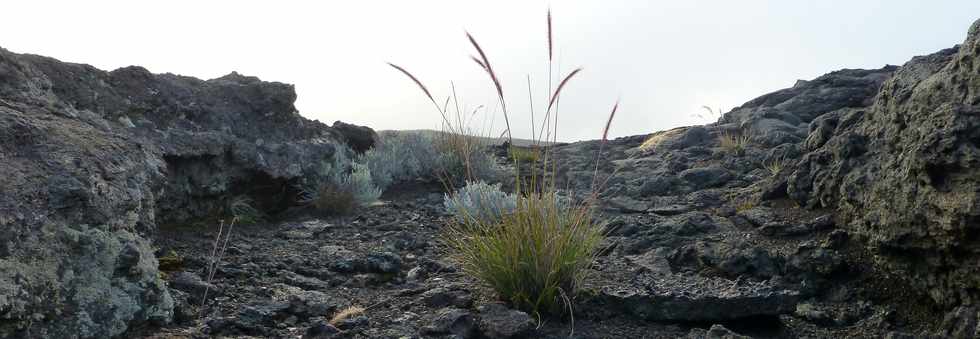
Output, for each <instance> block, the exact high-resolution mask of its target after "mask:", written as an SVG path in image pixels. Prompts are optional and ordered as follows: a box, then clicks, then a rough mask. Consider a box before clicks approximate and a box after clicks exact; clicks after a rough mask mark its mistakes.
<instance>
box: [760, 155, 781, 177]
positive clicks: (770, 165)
mask: <svg viewBox="0 0 980 339" xmlns="http://www.w3.org/2000/svg"><path fill="white" fill-rule="evenodd" d="M785 167H786V158H784V157H776V158H773V159H772V160H769V161H766V162H763V163H762V168H765V169H766V171H767V172H769V175H771V176H776V175H777V174H779V172H782V171H783V168H785Z"/></svg>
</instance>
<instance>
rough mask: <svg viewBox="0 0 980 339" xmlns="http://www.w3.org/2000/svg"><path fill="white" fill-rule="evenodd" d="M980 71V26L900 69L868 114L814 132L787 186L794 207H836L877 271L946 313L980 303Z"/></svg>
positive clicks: (852, 114)
mask: <svg viewBox="0 0 980 339" xmlns="http://www.w3.org/2000/svg"><path fill="white" fill-rule="evenodd" d="M978 65H980V21H977V22H975V23H974V24H973V26H972V27H971V28H970V32H969V34H968V36H967V38H966V40H965V41H964V42H963V44H962V45H960V46H958V47H955V48H951V49H947V50H943V51H940V52H937V53H934V54H931V55H927V56H921V57H916V58H913V59H912V60H911V61H909V62H908V63H906V64H905V65H903V66H902V67H900V68H898V70H897V71H896V72H895V75H894V76H893V77H892V78H891V79H889V80H888V81H886V82H885V83H884V85H882V88H881V90H880V92H879V93H878V95H877V97H876V100H875V101H874V104H873V105H871V106H870V107H867V108H864V109H860V110H855V111H853V112H849V113H847V114H845V115H842V116H840V117H839V118H838V119H836V121H828V122H826V123H825V124H824V125H821V126H817V127H813V128H812V130H813V131H812V132H811V135H812V134H815V133H818V135H812V136H811V138H810V139H813V141H812V142H808V143H807V149H809V150H810V152H809V153H807V154H805V155H804V156H803V157H802V160H801V161H800V164H799V165H798V166H796V170H795V171H794V173H793V174H792V175H791V176H790V177H789V186H788V191H789V193H790V196H791V197H792V198H794V199H796V200H797V201H798V202H799V203H800V204H805V205H808V206H814V207H829V208H836V209H837V210H838V212H839V215H840V216H841V217H842V219H843V221H844V223H845V224H846V225H847V226H848V228H847V230H848V231H849V232H851V233H852V234H854V235H856V236H859V237H860V238H863V239H867V240H868V245H869V246H870V247H871V248H872V249H874V250H875V260H876V261H877V262H876V265H877V266H878V267H881V268H882V269H884V270H886V271H889V272H892V273H894V275H895V276H907V277H908V278H907V279H905V281H900V282H896V283H901V284H907V285H908V286H909V289H910V290H915V291H922V292H923V294H928V295H929V296H930V297H931V298H932V299H933V300H934V301H935V302H936V303H938V304H939V305H942V306H945V307H947V308H952V307H954V306H956V305H961V304H976V303H977V302H978V301H980V290H978V289H977V288H976V286H978V285H980V255H978V254H977V253H978V252H977V251H976V249H977V248H978V246H980V237H978V236H977V230H976V226H977V225H980V142H978V141H980V119H978V118H977V116H978V115H980V106H978V105H977V103H978V102H980V72H978V67H980V66H978ZM831 130H832V131H831ZM808 140H809V139H808Z"/></svg>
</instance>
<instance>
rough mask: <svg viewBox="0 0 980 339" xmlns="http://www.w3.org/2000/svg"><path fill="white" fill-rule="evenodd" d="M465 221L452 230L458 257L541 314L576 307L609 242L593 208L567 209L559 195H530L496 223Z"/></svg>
mask: <svg viewBox="0 0 980 339" xmlns="http://www.w3.org/2000/svg"><path fill="white" fill-rule="evenodd" d="M464 220H465V221H463V222H459V223H454V224H452V225H451V226H450V227H449V231H448V236H447V237H446V242H447V244H448V245H449V248H450V249H451V250H452V258H453V259H455V260H456V261H457V262H459V263H460V264H461V265H462V269H463V272H465V273H467V274H468V275H471V276H473V277H475V278H477V279H479V280H480V281H482V282H483V283H484V284H486V285H488V286H490V287H491V288H492V289H493V290H494V291H496V292H497V295H499V296H500V297H501V298H502V299H504V301H507V302H509V303H510V304H511V305H513V306H514V307H517V308H519V309H523V310H527V311H529V312H533V313H535V314H541V313H558V312H560V311H563V310H564V309H565V308H567V307H571V305H570V299H571V298H573V297H574V293H575V292H576V291H577V290H578V288H579V287H580V286H581V283H582V281H583V280H584V279H585V277H586V276H587V274H588V273H589V270H588V269H589V266H590V265H592V262H593V261H594V260H595V255H596V253H597V252H598V249H599V244H600V242H601V241H602V239H603V231H602V227H601V226H600V225H599V223H597V222H596V221H595V220H593V218H592V214H591V211H590V210H589V209H588V208H587V207H585V206H580V207H577V208H567V207H566V208H563V206H562V204H561V203H560V198H559V196H558V195H557V194H556V193H555V192H554V191H550V192H544V193H534V194H530V195H528V196H527V197H524V198H523V199H521V201H520V203H517V204H516V208H515V209H514V211H513V213H504V214H502V215H501V216H500V218H499V219H496V220H490V221H484V220H481V219H478V218H467V219H464Z"/></svg>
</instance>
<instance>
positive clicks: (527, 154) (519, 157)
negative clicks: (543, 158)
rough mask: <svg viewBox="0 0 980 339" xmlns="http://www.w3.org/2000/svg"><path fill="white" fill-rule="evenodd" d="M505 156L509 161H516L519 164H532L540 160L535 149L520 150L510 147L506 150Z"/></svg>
mask: <svg viewBox="0 0 980 339" xmlns="http://www.w3.org/2000/svg"><path fill="white" fill-rule="evenodd" d="M507 156H508V157H509V158H510V159H511V160H513V161H516V162H517V163H520V164H527V163H533V162H535V161H538V158H540V155H539V154H538V150H537V149H534V148H530V149H529V148H520V147H513V146H511V147H510V149H508V150H507Z"/></svg>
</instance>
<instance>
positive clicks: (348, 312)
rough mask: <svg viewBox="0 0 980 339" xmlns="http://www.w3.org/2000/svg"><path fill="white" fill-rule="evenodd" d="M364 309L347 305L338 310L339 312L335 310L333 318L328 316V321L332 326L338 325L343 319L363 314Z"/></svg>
mask: <svg viewBox="0 0 980 339" xmlns="http://www.w3.org/2000/svg"><path fill="white" fill-rule="evenodd" d="M364 311H365V309H364V308H363V307H360V306H348V307H347V308H345V309H343V310H340V312H337V314H334V316H333V318H330V321H329V323H330V325H333V326H337V325H340V323H342V322H344V320H347V319H350V318H352V317H356V316H359V315H361V314H364Z"/></svg>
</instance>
